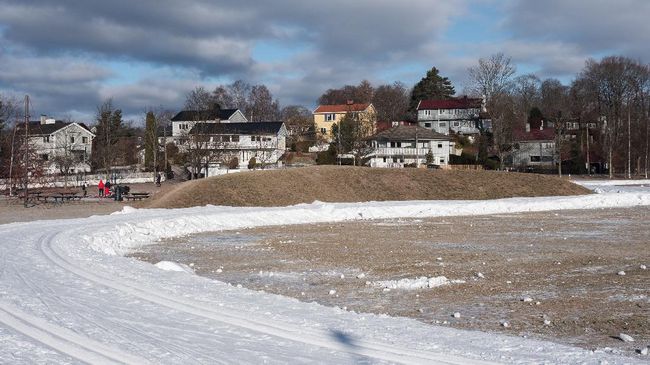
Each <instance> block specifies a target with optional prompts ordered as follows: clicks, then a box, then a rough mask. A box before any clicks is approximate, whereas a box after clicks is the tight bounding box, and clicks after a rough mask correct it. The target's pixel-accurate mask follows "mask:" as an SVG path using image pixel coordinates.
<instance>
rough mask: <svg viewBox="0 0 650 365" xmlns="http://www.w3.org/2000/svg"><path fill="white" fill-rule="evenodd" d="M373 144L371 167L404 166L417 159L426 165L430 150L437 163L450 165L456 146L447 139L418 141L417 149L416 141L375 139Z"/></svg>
mask: <svg viewBox="0 0 650 365" xmlns="http://www.w3.org/2000/svg"><path fill="white" fill-rule="evenodd" d="M372 144H373V148H374V151H373V152H372V154H371V158H370V161H369V163H370V166H371V167H404V165H408V164H412V163H415V162H416V161H419V163H420V165H424V164H426V155H427V153H429V150H431V152H432V153H433V163H434V164H435V165H448V164H449V154H450V153H451V150H452V149H453V147H454V142H450V141H446V140H431V141H418V146H417V147H418V148H417V149H416V146H415V142H414V141H394V142H380V141H373V142H372Z"/></svg>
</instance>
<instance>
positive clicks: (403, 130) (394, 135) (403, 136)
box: [368, 125, 450, 141]
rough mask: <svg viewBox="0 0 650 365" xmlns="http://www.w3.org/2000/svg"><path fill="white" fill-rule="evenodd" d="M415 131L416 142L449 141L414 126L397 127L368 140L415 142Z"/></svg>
mask: <svg viewBox="0 0 650 365" xmlns="http://www.w3.org/2000/svg"><path fill="white" fill-rule="evenodd" d="M416 131H417V139H418V140H434V139H437V140H447V141H449V140H450V138H449V137H448V136H445V135H444V134H440V133H436V132H434V131H432V130H430V129H427V128H423V127H420V126H414V125H398V126H397V127H393V128H391V129H387V130H385V131H382V132H379V133H377V134H375V135H373V136H370V137H368V139H369V140H373V141H415V137H416Z"/></svg>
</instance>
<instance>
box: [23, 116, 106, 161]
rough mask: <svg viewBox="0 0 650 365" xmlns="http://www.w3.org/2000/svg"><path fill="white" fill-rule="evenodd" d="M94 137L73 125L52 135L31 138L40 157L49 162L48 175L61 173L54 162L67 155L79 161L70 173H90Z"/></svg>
mask: <svg viewBox="0 0 650 365" xmlns="http://www.w3.org/2000/svg"><path fill="white" fill-rule="evenodd" d="M94 137H95V136H94V134H92V133H91V132H90V131H88V130H87V129H85V128H83V127H82V126H80V125H79V124H77V123H72V124H69V125H67V126H65V127H63V128H61V129H59V130H57V131H55V132H53V133H52V134H48V135H33V136H31V137H30V143H31V146H32V147H33V148H34V149H35V152H36V154H37V155H38V157H39V158H41V159H43V160H44V161H47V162H46V171H45V173H47V174H56V173H59V172H60V171H59V168H58V166H56V164H55V163H54V160H55V159H56V157H57V156H62V155H65V154H72V155H74V156H76V158H77V159H78V163H76V164H75V165H74V166H72V167H71V170H70V173H77V172H90V156H91V154H92V141H93V138H94Z"/></svg>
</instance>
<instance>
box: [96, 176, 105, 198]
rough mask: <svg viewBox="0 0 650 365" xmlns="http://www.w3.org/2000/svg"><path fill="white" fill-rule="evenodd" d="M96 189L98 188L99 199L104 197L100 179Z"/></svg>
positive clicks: (102, 182)
mask: <svg viewBox="0 0 650 365" xmlns="http://www.w3.org/2000/svg"><path fill="white" fill-rule="evenodd" d="M97 187H98V188H99V197H100V198H101V197H103V196H104V181H102V180H101V179H100V180H99V184H98V185H97Z"/></svg>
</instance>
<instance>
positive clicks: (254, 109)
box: [248, 85, 280, 121]
mask: <svg viewBox="0 0 650 365" xmlns="http://www.w3.org/2000/svg"><path fill="white" fill-rule="evenodd" d="M248 115H249V118H250V120H251V121H255V120H257V121H274V120H277V119H278V118H279V117H280V107H279V103H278V101H277V100H274V99H273V95H271V92H270V91H269V89H268V88H267V87H266V86H264V85H255V86H253V87H252V88H251V90H250V93H249V95H248Z"/></svg>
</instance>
